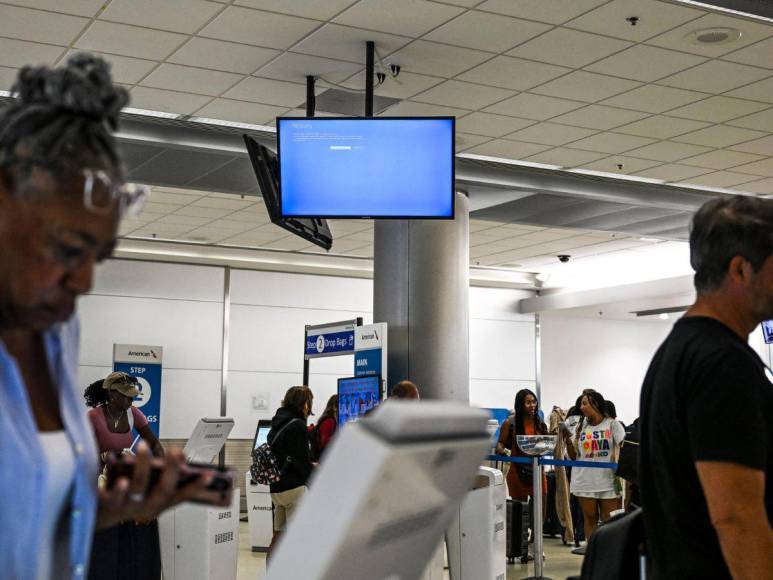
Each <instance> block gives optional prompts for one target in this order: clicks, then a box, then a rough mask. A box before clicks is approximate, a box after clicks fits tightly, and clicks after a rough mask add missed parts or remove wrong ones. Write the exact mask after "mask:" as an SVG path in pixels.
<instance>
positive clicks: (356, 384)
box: [338, 376, 381, 425]
mask: <svg viewBox="0 0 773 580" xmlns="http://www.w3.org/2000/svg"><path fill="white" fill-rule="evenodd" d="M380 402H381V377H379V376H370V377H355V378H350V379H338V424H339V425H344V424H345V423H348V422H349V421H354V420H355V419H359V418H360V417H362V416H364V415H365V414H366V413H368V412H369V411H371V410H373V409H375V408H376V407H377V406H378V404H379V403H380Z"/></svg>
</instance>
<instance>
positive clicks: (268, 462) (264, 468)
mask: <svg viewBox="0 0 773 580" xmlns="http://www.w3.org/2000/svg"><path fill="white" fill-rule="evenodd" d="M296 421H300V419H292V420H290V421H289V422H287V423H286V424H285V426H284V427H282V428H281V429H280V430H279V431H278V432H277V434H276V435H274V437H273V439H272V442H273V443H276V441H277V439H279V436H280V435H282V433H284V430H285V429H287V428H288V427H289V426H290V425H292V424H293V423H295V422H296ZM250 479H251V482H252V484H253V485H255V484H256V483H258V484H260V485H271V484H272V483H277V482H278V481H280V480H281V479H282V470H281V469H280V467H279V461H278V460H277V458H276V454H275V453H274V450H273V449H271V443H263V445H260V446H259V447H257V448H256V449H255V450H253V452H252V465H250Z"/></svg>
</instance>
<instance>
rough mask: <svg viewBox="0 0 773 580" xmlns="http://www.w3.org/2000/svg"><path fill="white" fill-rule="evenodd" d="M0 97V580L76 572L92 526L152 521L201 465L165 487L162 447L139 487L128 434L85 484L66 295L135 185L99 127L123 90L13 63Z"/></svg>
mask: <svg viewBox="0 0 773 580" xmlns="http://www.w3.org/2000/svg"><path fill="white" fill-rule="evenodd" d="M12 95H13V98H12V100H11V102H10V104H8V105H6V106H5V107H4V108H2V109H0V248H2V250H0V517H2V521H3V522H13V523H14V526H15V527H14V530H13V532H12V533H11V532H10V531H9V530H6V531H5V532H4V533H2V534H0V571H1V572H0V575H2V577H3V578H24V579H38V580H48V579H50V578H63V579H67V578H83V577H84V576H85V575H86V574H87V567H88V562H89V549H90V545H91V539H92V536H93V533H94V530H95V528H107V527H110V526H113V525H115V524H117V523H119V522H121V521H125V520H129V519H146V520H149V519H152V518H154V517H156V516H157V515H158V514H159V513H160V512H161V511H163V510H164V509H166V508H167V507H170V506H172V505H175V504H176V503H179V502H181V501H185V500H188V499H196V500H198V501H203V502H205V503H212V504H215V505H228V504H229V502H230V497H229V495H230V493H222V494H221V493H220V492H212V491H207V489H206V487H207V485H209V484H210V483H211V481H212V479H213V477H214V473H206V474H205V475H204V476H202V477H199V478H198V479H196V481H194V482H193V483H190V484H188V485H186V486H184V487H182V488H181V489H177V484H178V481H179V474H180V470H181V469H184V463H185V458H184V457H183V456H182V453H181V452H179V451H174V450H171V451H170V452H169V453H167V455H166V457H165V459H164V460H162V465H160V466H159V467H160V469H162V475H161V479H160V483H159V484H158V485H155V486H154V487H153V488H151V489H148V483H149V479H150V478H149V475H150V456H149V451H148V449H147V445H145V444H140V446H139V447H138V450H137V457H136V460H135V463H134V473H133V476H132V477H131V478H130V479H129V478H119V479H118V481H117V482H116V484H115V485H114V486H113V487H112V488H111V489H99V490H98V489H97V465H98V463H97V459H98V458H97V451H96V447H95V444H94V438H93V435H92V433H91V426H90V424H89V421H88V419H87V417H86V410H85V408H84V406H83V403H82V401H81V400H80V396H79V393H78V389H77V386H76V369H77V364H78V323H77V318H76V317H75V316H74V312H75V302H76V299H77V298H78V296H80V295H82V294H84V293H86V292H88V291H89V289H90V288H91V284H92V279H93V275H94V266H95V264H96V263H98V262H100V261H101V260H103V259H105V258H107V257H108V256H109V255H110V253H111V252H112V250H113V247H114V245H115V240H116V235H117V230H118V226H119V223H120V219H121V217H122V216H123V215H124V214H125V213H126V212H127V211H130V210H131V209H132V208H136V207H137V206H138V205H139V203H140V202H141V200H142V197H143V194H144V192H143V191H142V190H140V189H137V188H130V187H127V186H126V184H125V179H124V171H123V168H122V164H121V160H120V156H119V153H118V149H117V146H116V141H115V139H114V137H113V135H112V132H113V131H114V130H115V129H116V127H117V123H118V115H119V112H120V111H121V109H122V108H123V107H124V106H125V105H126V104H127V102H128V94H127V92H126V91H125V90H124V89H122V88H120V87H117V86H115V85H114V84H113V83H112V80H111V78H110V70H109V66H108V65H107V63H105V62H104V61H103V60H101V59H99V58H95V57H93V56H89V55H76V56H73V57H71V58H70V59H69V60H68V61H67V63H66V65H65V66H63V67H60V68H57V69H51V68H48V67H25V68H23V69H22V70H21V71H20V72H19V76H18V79H17V81H16V83H15V85H14V87H13V89H12Z"/></svg>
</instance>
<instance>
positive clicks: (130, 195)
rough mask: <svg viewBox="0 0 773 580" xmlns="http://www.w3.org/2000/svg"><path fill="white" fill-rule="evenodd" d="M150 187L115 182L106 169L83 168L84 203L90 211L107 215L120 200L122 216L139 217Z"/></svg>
mask: <svg viewBox="0 0 773 580" xmlns="http://www.w3.org/2000/svg"><path fill="white" fill-rule="evenodd" d="M149 193H150V188H148V187H147V186H144V185H137V184H133V183H113V181H112V180H111V179H110V177H109V176H108V175H107V173H105V172H104V171H102V170H101V169H100V170H96V171H94V170H92V169H84V170H83V205H84V206H85V207H86V209H88V210H89V211H92V212H94V213H98V214H101V215H105V214H108V213H110V211H112V209H113V207H114V205H115V203H116V202H118V211H119V212H120V215H121V217H124V216H126V215H128V216H129V217H130V218H134V217H137V215H139V213H140V212H141V211H142V208H143V206H144V205H145V200H146V199H147V197H148V195H149Z"/></svg>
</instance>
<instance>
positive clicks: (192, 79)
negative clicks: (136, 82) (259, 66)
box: [141, 63, 242, 97]
mask: <svg viewBox="0 0 773 580" xmlns="http://www.w3.org/2000/svg"><path fill="white" fill-rule="evenodd" d="M241 78H242V75H238V74H234V73H227V72H220V71H215V70H208V69H203V68H193V67H190V66H182V65H179V64H166V63H164V64H162V65H160V66H159V67H158V68H157V69H156V70H154V71H153V72H152V73H150V75H148V76H147V77H146V78H145V79H143V81H142V83H141V84H142V85H143V86H146V87H154V88H157V89H167V90H170V91H171V90H179V91H184V92H186V93H196V94H199V95H210V96H213V97H216V96H218V95H220V94H221V93H223V92H224V91H226V90H228V89H229V88H230V87H232V86H234V85H235V84H236V83H237V82H239V80H240V79H241Z"/></svg>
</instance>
